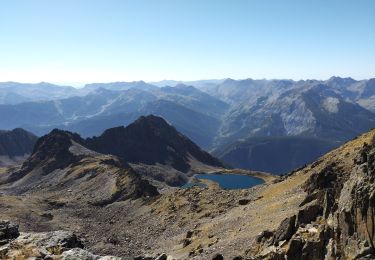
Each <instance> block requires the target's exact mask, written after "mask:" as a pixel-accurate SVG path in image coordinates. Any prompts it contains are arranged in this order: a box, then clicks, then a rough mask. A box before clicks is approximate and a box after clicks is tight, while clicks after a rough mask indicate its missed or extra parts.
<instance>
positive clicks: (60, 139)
mask: <svg viewBox="0 0 375 260" xmlns="http://www.w3.org/2000/svg"><path fill="white" fill-rule="evenodd" d="M80 143H83V139H81V138H80V137H79V136H78V135H77V134H72V133H69V132H64V131H61V130H54V131H52V132H51V133H50V134H48V135H46V136H43V137H41V138H40V139H39V140H38V142H37V143H36V145H35V148H34V151H33V153H32V154H31V156H30V157H29V158H28V159H27V160H26V161H25V162H24V163H23V164H22V167H21V169H15V170H13V169H12V170H9V171H8V172H7V173H4V174H2V175H0V185H1V184H2V187H3V191H4V193H6V194H9V195H20V194H25V193H28V194H30V193H31V194H40V195H41V196H42V195H44V194H48V197H60V196H62V195H63V198H64V199H68V200H73V199H78V198H79V199H80V200H82V201H85V202H87V203H90V204H94V205H105V204H108V203H112V202H114V201H117V200H126V199H129V198H134V199H136V198H139V197H146V196H155V195H157V194H158V192H157V190H156V188H155V187H153V186H152V185H150V184H149V183H148V182H147V181H145V180H142V179H141V177H140V176H139V175H138V174H136V173H135V172H134V170H133V169H132V168H131V167H130V166H128V165H127V164H124V163H123V162H122V161H120V160H118V159H117V158H116V157H113V156H110V155H102V154H99V153H96V152H93V151H90V150H88V149H87V148H85V147H83V146H82V145H81V144H80ZM82 194H85V196H83V197H82Z"/></svg>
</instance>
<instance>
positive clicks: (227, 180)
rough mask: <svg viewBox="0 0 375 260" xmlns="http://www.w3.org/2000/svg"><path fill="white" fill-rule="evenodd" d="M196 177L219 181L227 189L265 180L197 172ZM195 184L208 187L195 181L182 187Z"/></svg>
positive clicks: (248, 186)
mask: <svg viewBox="0 0 375 260" xmlns="http://www.w3.org/2000/svg"><path fill="white" fill-rule="evenodd" d="M195 178H197V179H206V180H210V181H214V182H217V183H218V184H219V185H220V187H221V188H223V189H227V190H235V189H247V188H251V187H253V186H255V185H258V184H262V183H263V182H264V181H263V180H262V179H259V178H255V177H251V176H246V175H238V174H197V175H195ZM193 186H199V187H206V185H205V184H203V183H194V182H193V183H187V184H185V185H184V186H182V188H190V187H193Z"/></svg>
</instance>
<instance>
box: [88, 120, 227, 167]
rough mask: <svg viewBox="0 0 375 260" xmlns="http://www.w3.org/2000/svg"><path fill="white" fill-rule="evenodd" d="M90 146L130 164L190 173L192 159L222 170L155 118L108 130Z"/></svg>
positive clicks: (89, 145) (214, 160)
mask: <svg viewBox="0 0 375 260" xmlns="http://www.w3.org/2000/svg"><path fill="white" fill-rule="evenodd" d="M86 145H87V147H89V148H90V149H92V150H94V151H97V152H100V153H105V154H113V155H116V156H119V157H120V158H122V159H124V160H125V161H127V162H132V163H145V164H156V163H160V164H169V165H171V166H172V167H174V168H175V169H177V170H180V171H183V172H187V171H189V169H190V166H191V165H190V164H189V161H190V159H192V158H194V159H196V160H197V161H200V162H202V163H205V164H208V165H213V166H222V164H221V163H220V162H219V161H218V160H217V159H216V158H214V157H212V156H211V155H210V154H208V153H207V152H205V151H203V150H201V149H200V148H199V147H198V146H197V145H196V144H194V143H193V142H192V141H190V140H189V139H188V138H187V137H185V136H184V135H182V134H181V133H179V132H178V131H177V130H176V129H175V128H174V127H173V126H171V125H169V124H168V123H167V122H166V121H165V120H164V119H163V118H161V117H158V116H155V115H148V116H141V117H140V118H138V119H137V120H136V121H135V122H134V123H132V124H130V125H129V126H127V127H115V128H111V129H108V130H106V131H105V132H104V133H103V134H102V135H101V136H99V137H94V138H89V139H87V141H86Z"/></svg>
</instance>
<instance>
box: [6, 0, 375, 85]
mask: <svg viewBox="0 0 375 260" xmlns="http://www.w3.org/2000/svg"><path fill="white" fill-rule="evenodd" d="M374 63H375V1H372V0H360V1H358V0H352V1H346V0H320V1H319V0H314V1H308V0H305V1H303V0H295V1H291V0H285V1H281V0H274V1H269V0H253V1H252V0H246V1H241V0H235V1H230V0H228V1H224V0H215V1H214V0H212V1H210V0H205V1H203V0H174V1H172V0H148V1H146V0H134V1H127V0H101V1H98V0H86V1H84V0H60V1H57V0H56V1H51V0H23V1H21V0H1V1H0V81H8V80H12V81H21V82H39V81H49V82H56V83H72V82H74V83H77V82H78V83H87V82H109V81H120V80H123V81H129V80H140V79H143V80H145V81H154V80H163V79H176V80H197V79H211V78H227V77H231V78H235V79H239V78H255V79H258V78H292V79H306V78H318V79H325V78H328V77H330V76H332V75H337V76H351V77H354V78H357V79H363V78H370V77H375V65H374Z"/></svg>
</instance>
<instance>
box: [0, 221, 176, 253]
mask: <svg viewBox="0 0 375 260" xmlns="http://www.w3.org/2000/svg"><path fill="white" fill-rule="evenodd" d="M0 258H1V259H45V260H54V259H59V260H60V259H61V260H120V259H122V258H120V257H116V256H98V255H95V254H92V253H90V252H89V251H87V250H85V249H84V245H83V244H82V242H81V241H80V240H79V238H78V237H77V236H76V235H75V234H74V233H72V232H69V231H61V230H59V231H52V232H29V233H23V232H21V233H20V232H19V230H18V225H16V224H14V223H11V222H10V221H7V220H0ZM134 259H135V260H167V259H171V258H169V257H168V256H167V255H165V254H161V255H157V256H139V257H136V258H134Z"/></svg>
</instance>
